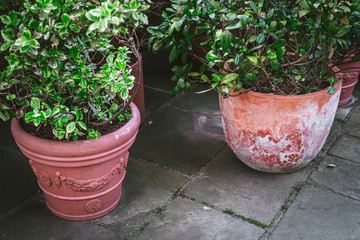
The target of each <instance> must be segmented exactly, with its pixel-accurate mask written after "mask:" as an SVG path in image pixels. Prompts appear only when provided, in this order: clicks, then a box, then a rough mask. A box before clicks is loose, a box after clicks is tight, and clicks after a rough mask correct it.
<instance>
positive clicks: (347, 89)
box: [338, 55, 360, 106]
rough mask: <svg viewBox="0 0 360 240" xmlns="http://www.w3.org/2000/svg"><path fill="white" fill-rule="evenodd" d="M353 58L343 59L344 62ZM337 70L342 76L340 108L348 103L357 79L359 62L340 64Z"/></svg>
mask: <svg viewBox="0 0 360 240" xmlns="http://www.w3.org/2000/svg"><path fill="white" fill-rule="evenodd" d="M353 56H354V55H352V56H351V57H349V58H347V59H345V61H350V60H351V58H352V57H353ZM338 68H339V69H340V70H341V72H342V75H343V84H342V88H341V94H340V101H339V106H341V105H344V104H346V103H348V102H349V101H350V99H351V96H352V93H353V91H354V88H355V85H356V83H357V82H358V78H359V73H360V61H358V62H349V63H345V64H341V65H339V66H338Z"/></svg>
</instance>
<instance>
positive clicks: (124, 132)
mask: <svg viewBox="0 0 360 240" xmlns="http://www.w3.org/2000/svg"><path fill="white" fill-rule="evenodd" d="M129 107H130V109H131V114H132V115H133V118H131V119H130V120H129V121H128V122H127V123H126V124H125V125H124V126H122V127H121V128H119V129H117V130H115V131H113V132H111V133H108V134H106V135H103V136H100V137H99V138H98V139H84V140H78V141H68V142H62V141H56V140H49V139H44V138H40V137H36V136H33V135H31V134H30V133H28V132H26V131H25V130H24V129H23V128H22V127H21V125H20V122H19V120H16V119H15V118H13V119H12V121H11V132H12V134H13V136H14V139H15V141H16V143H17V145H18V146H19V147H20V148H21V149H26V150H29V151H31V152H34V153H39V154H41V155H48V156H53V157H59V156H62V157H70V158H71V157H80V156H85V155H89V154H101V153H103V152H106V151H109V150H111V149H115V148H118V147H119V145H122V144H127V143H128V142H129V141H132V140H133V138H134V135H135V136H136V134H137V132H138V128H139V125H140V112H139V110H138V109H137V107H136V105H135V104H134V103H133V102H132V103H130V105H129ZM40 145H46V146H48V148H44V147H43V148H40Z"/></svg>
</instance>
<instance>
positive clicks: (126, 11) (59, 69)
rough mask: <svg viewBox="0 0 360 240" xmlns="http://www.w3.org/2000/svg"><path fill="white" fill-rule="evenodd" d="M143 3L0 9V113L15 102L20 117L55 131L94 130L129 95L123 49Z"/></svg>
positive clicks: (42, 1) (51, 3)
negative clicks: (0, 55)
mask: <svg viewBox="0 0 360 240" xmlns="http://www.w3.org/2000/svg"><path fill="white" fill-rule="evenodd" d="M147 8H148V5H147V4H146V3H144V2H143V1H141V0H115V1H110V0H108V1H104V0H102V1H95V0H94V1H92V0H90V1H89V0H25V1H23V6H22V9H21V10H20V12H16V11H11V12H9V14H8V15H2V16H1V21H2V23H3V27H2V29H1V42H0V43H1V46H0V50H1V51H3V52H5V53H7V55H8V56H7V57H6V60H7V62H8V66H7V67H6V69H5V70H4V71H3V72H2V73H1V78H0V99H1V102H0V118H1V119H3V120H8V119H9V118H10V117H14V116H15V112H17V111H18V110H19V109H20V107H21V111H20V112H19V116H18V117H19V118H20V117H24V120H25V122H26V123H27V124H31V125H34V126H36V127H39V128H40V127H47V126H50V128H51V129H52V131H53V134H54V138H57V139H70V138H71V139H73V140H77V139H78V138H79V137H87V138H97V137H98V136H99V133H98V132H97V131H96V129H95V127H96V126H99V125H104V124H109V123H110V122H111V121H113V120H114V119H116V118H117V117H118V116H120V114H121V113H122V112H123V111H124V110H125V109H126V107H127V106H128V104H129V101H130V100H131V97H130V95H129V90H130V89H132V88H133V86H134V84H135V83H134V81H135V78H134V77H133V76H132V75H131V69H130V66H129V64H130V53H131V51H134V49H135V50H136V37H135V36H134V33H135V30H136V29H137V28H141V27H142V26H143V25H144V24H147V17H146V15H145V14H144V13H143V12H144V11H145V10H146V9H147ZM130 50H131V51H130ZM134 52H136V51H134Z"/></svg>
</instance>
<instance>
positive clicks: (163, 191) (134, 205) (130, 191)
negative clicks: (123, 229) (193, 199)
mask: <svg viewBox="0 0 360 240" xmlns="http://www.w3.org/2000/svg"><path fill="white" fill-rule="evenodd" d="M126 171H127V172H126V176H125V179H124V183H123V189H122V195H121V199H120V202H119V204H118V206H117V207H116V208H115V209H114V210H113V211H111V212H110V213H108V214H107V215H105V216H104V217H101V218H98V219H96V222H98V223H101V224H113V223H115V222H121V221H124V220H126V219H128V218H131V217H133V216H135V215H137V214H139V213H143V212H147V211H151V210H152V209H154V208H156V207H157V206H159V205H162V204H164V203H165V202H166V201H167V200H168V199H169V198H170V197H171V196H172V194H173V193H174V192H175V191H176V190H177V188H179V187H180V186H182V185H183V184H184V183H185V182H186V181H187V180H188V178H187V177H186V176H184V175H181V174H178V173H174V172H171V171H168V170H165V169H162V168H160V167H156V166H154V165H153V164H150V163H146V162H143V161H138V160H135V159H132V158H131V157H130V159H129V162H128V166H127V168H126Z"/></svg>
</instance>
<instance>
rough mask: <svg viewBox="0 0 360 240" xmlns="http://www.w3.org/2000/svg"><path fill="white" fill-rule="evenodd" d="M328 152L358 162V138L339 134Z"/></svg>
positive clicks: (359, 141) (359, 156)
mask: <svg viewBox="0 0 360 240" xmlns="http://www.w3.org/2000/svg"><path fill="white" fill-rule="evenodd" d="M328 154H330V155H333V156H336V157H341V158H345V159H348V160H351V161H354V162H358V163H360V140H359V139H357V138H354V137H351V136H348V135H341V136H339V137H338V138H337V139H336V141H335V143H334V145H333V146H332V147H331V148H330V150H329V152H328Z"/></svg>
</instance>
